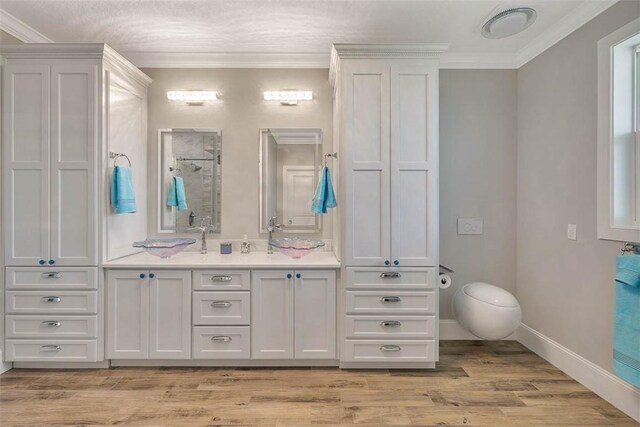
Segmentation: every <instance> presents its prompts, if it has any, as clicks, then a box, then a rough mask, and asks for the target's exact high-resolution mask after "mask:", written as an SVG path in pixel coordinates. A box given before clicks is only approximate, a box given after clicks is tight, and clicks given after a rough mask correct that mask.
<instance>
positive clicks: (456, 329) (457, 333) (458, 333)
mask: <svg viewBox="0 0 640 427" xmlns="http://www.w3.org/2000/svg"><path fill="white" fill-rule="evenodd" d="M439 325H440V340H443V341H450V340H482V338H479V337H477V336H475V335H473V334H472V333H471V332H469V331H467V330H466V329H465V328H463V327H462V326H460V323H458V321H457V320H455V319H440V322H439ZM504 339H505V340H512V341H514V340H516V339H517V335H516V334H511V335H509V336H508V337H506V338H504Z"/></svg>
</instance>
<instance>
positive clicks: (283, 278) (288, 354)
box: [251, 270, 294, 359]
mask: <svg viewBox="0 0 640 427" xmlns="http://www.w3.org/2000/svg"><path fill="white" fill-rule="evenodd" d="M293 281H294V279H293V272H292V271H287V270H271V271H252V272H251V325H252V326H251V355H252V358H254V359H292V358H293V356H294V351H293V326H294V323H293V320H294V319H293V303H294V299H293V298H294V297H293V295H294V294H293V293H294V291H293Z"/></svg>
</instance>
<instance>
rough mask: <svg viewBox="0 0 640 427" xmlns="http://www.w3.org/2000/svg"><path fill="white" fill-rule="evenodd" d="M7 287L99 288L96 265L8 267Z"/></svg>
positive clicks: (25, 288) (24, 288)
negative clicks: (86, 266) (80, 266)
mask: <svg viewBox="0 0 640 427" xmlns="http://www.w3.org/2000/svg"><path fill="white" fill-rule="evenodd" d="M6 285H7V289H23V290H27V289H43V288H46V289H97V288H98V269H97V268H95V267H89V268H75V267H45V268H31V267H7V279H6Z"/></svg>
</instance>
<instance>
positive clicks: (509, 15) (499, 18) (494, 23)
mask: <svg viewBox="0 0 640 427" xmlns="http://www.w3.org/2000/svg"><path fill="white" fill-rule="evenodd" d="M537 16H538V13H537V12H536V11H535V9H532V8H530V7H516V8H512V9H507V10H504V11H502V12H500V13H498V14H496V15H494V16H492V17H491V18H489V19H488V20H487V22H485V23H484V25H483V26H482V35H483V36H484V37H486V38H488V39H502V38H505V37H509V36H513V35H514V34H518V33H520V32H522V31H524V30H525V29H527V28H528V27H529V26H530V25H531V24H533V23H534V22H535V21H536V17H537Z"/></svg>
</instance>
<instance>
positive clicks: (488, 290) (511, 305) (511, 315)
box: [451, 282, 522, 340]
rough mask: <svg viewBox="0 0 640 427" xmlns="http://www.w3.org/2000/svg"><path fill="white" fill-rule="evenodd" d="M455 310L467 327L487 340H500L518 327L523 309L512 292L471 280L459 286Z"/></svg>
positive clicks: (453, 305)
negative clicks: (471, 281)
mask: <svg viewBox="0 0 640 427" xmlns="http://www.w3.org/2000/svg"><path fill="white" fill-rule="evenodd" d="M451 305H452V308H453V314H454V316H455V317H456V319H457V320H458V323H460V324H461V325H462V326H463V327H464V328H465V329H467V330H468V331H469V332H471V333H472V334H473V335H475V336H477V337H479V338H482V339H485V340H500V339H503V338H506V337H508V336H509V335H511V334H512V333H513V332H515V331H516V329H518V326H520V322H521V321H522V310H521V309H520V304H519V303H518V300H516V298H515V297H514V296H513V295H511V294H510V293H509V292H507V291H505V290H504V289H502V288H499V287H497V286H495V285H490V284H489V283H482V282H476V283H469V284H467V285H464V286H463V287H462V288H460V289H458V291H457V292H456V294H455V295H454V297H453V302H452V304H451Z"/></svg>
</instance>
